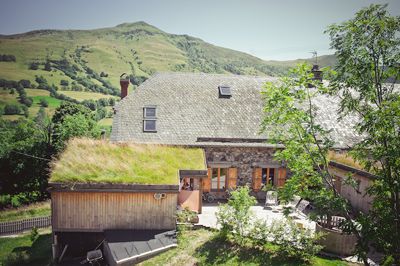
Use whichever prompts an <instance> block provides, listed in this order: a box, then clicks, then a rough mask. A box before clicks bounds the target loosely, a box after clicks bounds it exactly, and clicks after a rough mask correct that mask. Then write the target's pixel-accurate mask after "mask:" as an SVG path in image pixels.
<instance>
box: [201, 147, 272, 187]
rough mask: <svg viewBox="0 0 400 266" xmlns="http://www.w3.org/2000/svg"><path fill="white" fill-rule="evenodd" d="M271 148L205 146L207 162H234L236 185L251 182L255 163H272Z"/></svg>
mask: <svg viewBox="0 0 400 266" xmlns="http://www.w3.org/2000/svg"><path fill="white" fill-rule="evenodd" d="M274 153H275V149H273V148H248V147H206V148H205V154H206V159H207V163H209V162H235V163H236V167H237V168H238V185H245V184H246V183H251V179H252V175H253V167H254V166H255V165H256V164H257V163H269V162H270V163H273V155H274Z"/></svg>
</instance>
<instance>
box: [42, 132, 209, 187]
mask: <svg viewBox="0 0 400 266" xmlns="http://www.w3.org/2000/svg"><path fill="white" fill-rule="evenodd" d="M205 167H206V166H205V159H204V152H203V150H202V149H197V148H196V149H195V148H182V147H173V146H165V145H150V144H149V145H147V144H132V143H129V144H128V143H123V144H122V143H121V144H117V143H111V142H109V141H105V140H91V139H73V140H71V141H70V142H69V143H68V145H67V148H66V150H65V151H64V152H63V153H62V154H61V156H60V158H59V160H57V161H55V162H53V165H52V174H51V177H50V182H54V183H56V182H61V183H63V182H64V183H71V182H78V183H119V184H122V183H124V184H157V185H161V184H162V185H177V184H178V170H204V169H206V168H205Z"/></svg>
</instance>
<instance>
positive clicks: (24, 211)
mask: <svg viewBox="0 0 400 266" xmlns="http://www.w3.org/2000/svg"><path fill="white" fill-rule="evenodd" d="M50 212H51V211H50V201H46V202H40V203H35V204H30V205H29V206H24V207H20V208H16V209H7V210H3V211H0V222H11V221H17V220H22V219H27V218H32V217H43V216H48V215H50Z"/></svg>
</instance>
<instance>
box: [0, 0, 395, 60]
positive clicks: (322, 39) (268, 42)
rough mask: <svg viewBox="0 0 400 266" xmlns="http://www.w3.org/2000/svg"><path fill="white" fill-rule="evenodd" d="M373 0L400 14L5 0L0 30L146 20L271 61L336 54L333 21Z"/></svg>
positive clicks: (283, 5)
mask: <svg viewBox="0 0 400 266" xmlns="http://www.w3.org/2000/svg"><path fill="white" fill-rule="evenodd" d="M371 3H388V10H389V12H390V14H391V15H393V16H400V0H386V1H380V0H376V1H372V0H279V1H277V0H247V1H245V0H242V1H238V0H230V1H228V0H214V1H212V0H201V1H200V0H199V1H192V0H168V1H167V0H146V1H145V0H142V1H137V0H113V1H112V0H109V1H106V0H96V1H94V0H65V1H61V0H0V34H14V33H22V32H26V31H31V30H37V29H95V28H103V27H113V26H116V25H118V24H121V23H124V22H136V21H145V22H147V23H149V24H151V25H153V26H155V27H157V28H159V29H161V30H163V31H165V32H168V33H174V34H188V35H191V36H194V37H198V38H201V39H203V40H204V41H206V42H209V43H212V44H215V45H218V46H222V47H226V48H231V49H234V50H238V51H242V52H246V53H249V54H252V55H254V56H257V57H259V58H262V59H265V60H290V59H297V58H309V57H311V53H310V52H311V51H314V50H315V51H317V52H318V54H319V55H323V54H331V53H333V52H332V51H331V50H330V49H329V38H328V36H327V35H326V34H324V33H323V32H324V30H325V29H326V28H327V26H328V25H330V24H332V23H339V22H342V21H345V20H347V19H350V18H352V17H353V16H354V13H355V12H357V11H358V10H359V9H361V8H362V7H366V6H368V5H370V4H371Z"/></svg>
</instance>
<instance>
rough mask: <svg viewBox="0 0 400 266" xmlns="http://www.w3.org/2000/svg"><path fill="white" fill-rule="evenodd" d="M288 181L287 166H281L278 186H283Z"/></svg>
mask: <svg viewBox="0 0 400 266" xmlns="http://www.w3.org/2000/svg"><path fill="white" fill-rule="evenodd" d="M285 182H286V168H282V167H281V168H279V169H278V183H277V187H283V186H284V185H285Z"/></svg>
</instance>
